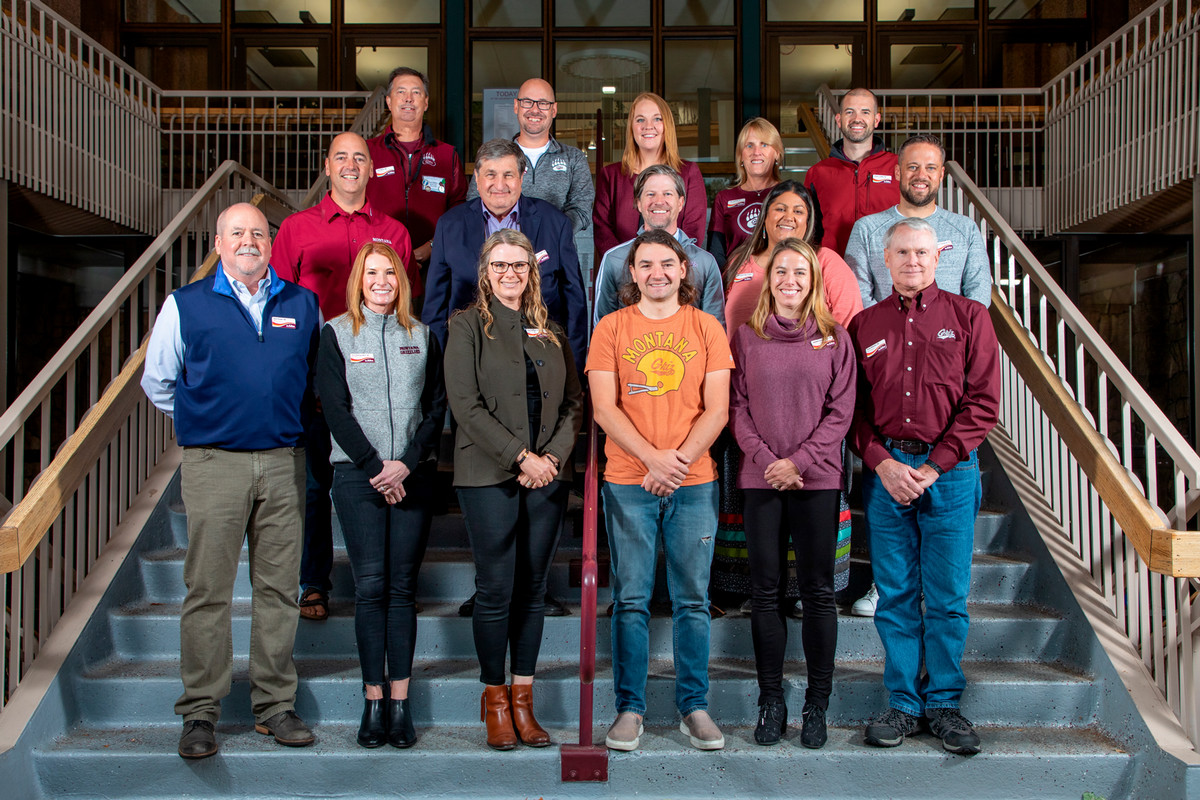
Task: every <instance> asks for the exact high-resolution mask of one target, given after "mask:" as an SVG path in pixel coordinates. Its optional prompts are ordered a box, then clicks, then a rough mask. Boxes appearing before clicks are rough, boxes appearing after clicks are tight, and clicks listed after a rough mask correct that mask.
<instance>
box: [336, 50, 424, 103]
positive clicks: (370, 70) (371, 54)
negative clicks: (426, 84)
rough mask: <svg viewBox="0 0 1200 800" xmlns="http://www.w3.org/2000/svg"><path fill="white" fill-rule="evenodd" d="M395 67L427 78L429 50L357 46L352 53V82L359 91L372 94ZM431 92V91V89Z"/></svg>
mask: <svg viewBox="0 0 1200 800" xmlns="http://www.w3.org/2000/svg"><path fill="white" fill-rule="evenodd" d="M396 67H410V68H412V69H415V70H417V71H418V72H422V73H424V74H425V76H426V77H428V76H429V48H427V47H385V46H383V45H373V46H371V47H366V46H359V47H357V48H355V52H354V81H355V84H356V86H355V88H356V89H358V90H359V91H364V92H373V91H375V87H377V86H382V85H383V82H384V81H385V80H387V76H388V75H390V74H391V72H392V70H394V69H395V68H396ZM431 91H432V89H431ZM431 102H432V99H431Z"/></svg>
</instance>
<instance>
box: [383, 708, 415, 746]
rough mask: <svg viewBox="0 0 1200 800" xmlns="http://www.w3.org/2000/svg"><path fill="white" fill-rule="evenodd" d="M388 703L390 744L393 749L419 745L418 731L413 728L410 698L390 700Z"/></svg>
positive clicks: (388, 737)
mask: <svg viewBox="0 0 1200 800" xmlns="http://www.w3.org/2000/svg"><path fill="white" fill-rule="evenodd" d="M387 703H388V705H387V717H388V719H387V721H388V735H387V740H388V744H390V745H391V746H392V747H412V746H413V745H414V744H416V743H417V731H416V730H415V729H414V728H413V721H412V710H411V709H410V708H409V707H408V698H407V697H406V698H404V699H403V700H388V701H387Z"/></svg>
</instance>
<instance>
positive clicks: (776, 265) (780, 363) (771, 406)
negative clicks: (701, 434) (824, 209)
mask: <svg viewBox="0 0 1200 800" xmlns="http://www.w3.org/2000/svg"><path fill="white" fill-rule="evenodd" d="M768 264H769V265H770V266H768V267H767V270H766V272H767V274H766V278H767V279H766V280H765V281H763V289H762V293H761V294H760V295H759V298H758V306H757V307H756V308H755V310H754V314H753V315H752V316H751V317H750V321H749V322H748V323H746V324H745V325H743V326H742V327H740V328H738V330H737V331H736V332H735V333H734V335H733V340H732V345H733V352H734V359H735V361H736V362H737V368H736V369H735V370H734V372H733V383H732V389H731V392H732V397H731V400H730V406H729V425H730V428H731V429H732V431H733V435H734V437H735V438H736V439H737V443H738V446H739V447H740V448H741V450H742V466H741V470H740V472H739V473H738V488H740V489H743V490H744V491H745V512H744V514H745V524H746V548H747V551H748V553H749V557H750V591H751V595H750V600H751V611H750V629H751V633H752V635H753V639H754V661H755V667H756V668H757V671H758V691H759V698H758V704H759V713H758V727H757V728H756V729H755V731H754V740H755V741H756V742H758V743H759V744H764V745H768V744H776V743H777V742H778V741H779V739H780V737H781V736H782V735H783V733H784V731H785V730H786V728H787V706H786V705H785V704H784V697H783V657H784V651H785V650H786V647H787V620H786V618H785V616H784V611H785V610H786V609H787V607H788V602H787V597H786V592H785V590H786V583H787V554H788V541H789V539H790V540H791V547H792V549H793V550H794V552H795V554H796V573H797V578H798V579H799V583H800V599H801V600H802V601H803V602H804V620H803V623H802V625H801V637H802V639H803V644H804V660H805V662H806V664H807V667H808V690H807V692H806V693H805V698H804V710H803V712H802V717H803V720H804V722H803V727H802V729H801V731H800V743H801V744H803V745H804V746H805V747H813V748H816V747H821V746H823V745H824V744H825V740H826V738H827V737H826V731H825V712H826V709H827V708H828V707H829V695H830V692H831V690H832V688H833V657H834V651H835V649H836V647H837V606H836V605H835V604H834V598H833V563H834V553H835V548H836V543H837V528H838V492H839V491H840V490H841V489H842V487H843V477H842V439H843V438H845V436H846V431H847V429H848V428H849V427H850V418H851V416H852V415H853V413H854V380H855V361H854V348H853V347H852V346H851V344H850V338H849V336H848V335H847V334H846V331H845V329H844V328H842V326H840V325H838V324H837V323H836V322H834V321H833V317H832V316H831V315H830V313H829V308H828V306H827V305H826V302H825V287H824V282H823V280H822V278H821V263H820V261H818V260H817V254H816V253H815V252H814V251H813V249H812V247H810V246H809V245H808V244H806V243H804V242H803V241H801V240H799V239H785V240H784V241H782V242H780V243H779V244H778V245H776V246H775V248H774V250H773V251H772V252H771V257H770V260H769V261H768Z"/></svg>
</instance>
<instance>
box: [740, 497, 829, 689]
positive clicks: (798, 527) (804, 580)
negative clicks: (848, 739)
mask: <svg viewBox="0 0 1200 800" xmlns="http://www.w3.org/2000/svg"><path fill="white" fill-rule="evenodd" d="M744 515H745V521H746V549H747V550H748V551H749V556H750V592H751V594H750V630H751V633H752V634H753V638H754V662H755V667H756V668H757V670H758V692H759V698H758V702H759V703H760V704H761V703H766V702H770V701H782V700H783V658H784V652H785V651H786V650H787V619H786V617H785V615H784V612H785V609H786V608H787V602H788V600H787V595H786V589H787V553H788V539H789V538H790V539H791V542H792V548H793V550H794V551H795V553H796V577H797V579H798V581H799V584H800V599H801V600H802V601H803V602H804V620H803V622H802V623H801V627H800V635H801V640H802V642H803V644H804V660H805V662H806V664H807V667H808V691H807V692H806V693H805V700H806V701H807V702H810V703H816V704H817V705H818V706H820V707H821V708H828V707H829V694H830V692H831V691H832V690H833V659H834V653H835V651H836V650H837V605H836V604H835V603H834V599H833V562H834V556H835V552H836V549H837V526H838V493H837V490H835V489H819V490H813V491H807V490H799V491H786V492H777V491H773V490H768V489H747V490H746V503H745V512H744Z"/></svg>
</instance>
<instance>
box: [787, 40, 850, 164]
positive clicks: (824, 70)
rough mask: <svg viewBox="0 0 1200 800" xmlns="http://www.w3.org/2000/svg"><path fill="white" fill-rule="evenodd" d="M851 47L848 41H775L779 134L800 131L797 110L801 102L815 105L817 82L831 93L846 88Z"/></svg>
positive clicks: (848, 86)
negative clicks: (831, 90) (823, 42)
mask: <svg viewBox="0 0 1200 800" xmlns="http://www.w3.org/2000/svg"><path fill="white" fill-rule="evenodd" d="M852 50H853V48H852V47H851V46H850V45H849V44H800V43H796V42H789V41H787V40H786V39H785V40H783V41H781V42H780V43H779V132H780V133H781V134H783V135H785V136H786V135H788V134H797V133H799V132H800V122H799V116H798V115H797V109H798V108H799V105H800V103H801V102H805V103H808V104H809V105H810V106H815V105H816V102H817V89H819V88H820V87H821V84H827V85H828V86H829V88H830V89H833V90H834V91H835V92H837V91H839V90H845V89H849V88H850V82H851V80H852V78H853V75H854V71H853V68H854V63H853V62H854V58H853V55H852ZM785 144H786V142H785ZM789 161H790V159H789Z"/></svg>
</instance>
